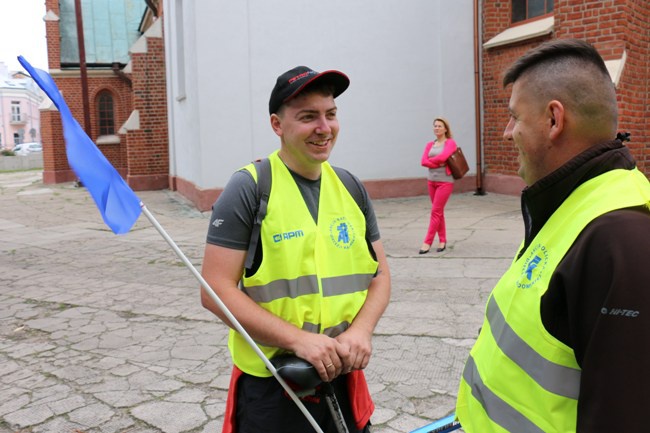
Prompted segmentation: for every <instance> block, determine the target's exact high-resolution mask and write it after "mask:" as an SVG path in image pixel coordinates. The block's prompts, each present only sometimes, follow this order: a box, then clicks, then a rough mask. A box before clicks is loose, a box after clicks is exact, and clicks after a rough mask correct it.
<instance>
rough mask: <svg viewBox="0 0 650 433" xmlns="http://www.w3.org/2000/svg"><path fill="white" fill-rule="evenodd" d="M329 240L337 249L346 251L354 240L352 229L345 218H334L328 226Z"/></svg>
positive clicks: (354, 235)
mask: <svg viewBox="0 0 650 433" xmlns="http://www.w3.org/2000/svg"><path fill="white" fill-rule="evenodd" d="M330 239H331V240H332V242H333V243H334V245H336V246H337V247H338V248H342V249H344V250H347V249H348V248H350V247H351V246H352V245H353V244H354V241H355V240H356V233H355V231H354V227H352V224H350V222H349V221H348V220H347V218H345V217H339V218H335V219H334V220H333V221H332V223H331V224H330Z"/></svg>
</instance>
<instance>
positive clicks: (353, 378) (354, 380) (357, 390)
mask: <svg viewBox="0 0 650 433" xmlns="http://www.w3.org/2000/svg"><path fill="white" fill-rule="evenodd" d="M243 374H244V372H243V371H241V370H240V369H239V368H237V366H236V365H233V367H232V374H231V376H230V386H229V387H228V398H227V399H226V412H225V413H224V416H223V428H222V430H221V433H235V432H236V431H237V426H236V414H237V384H238V381H239V378H240V377H241V376H242V375H243ZM346 384H347V388H348V396H349V398H350V406H351V408H352V415H353V416H354V420H355V422H356V427H357V429H358V430H361V429H363V428H364V427H365V426H366V425H367V424H368V422H369V421H370V416H371V415H372V413H373V412H374V411H375V404H374V403H373V401H372V398H371V397H370V390H369V389H368V383H367V382H366V375H365V374H363V370H354V371H352V372H350V373H348V374H347V375H346Z"/></svg>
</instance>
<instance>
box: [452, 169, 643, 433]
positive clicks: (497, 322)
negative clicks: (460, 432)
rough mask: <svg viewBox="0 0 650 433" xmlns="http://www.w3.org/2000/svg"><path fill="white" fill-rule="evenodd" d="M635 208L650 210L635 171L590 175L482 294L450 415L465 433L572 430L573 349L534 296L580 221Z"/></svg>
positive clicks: (576, 375) (576, 382)
mask: <svg viewBox="0 0 650 433" xmlns="http://www.w3.org/2000/svg"><path fill="white" fill-rule="evenodd" d="M642 205H646V206H649V207H650V183H648V180H647V179H646V177H645V176H644V175H643V174H642V173H641V172H639V171H638V170H637V169H634V170H613V171H610V172H607V173H605V174H603V175H601V176H598V177H596V178H593V179H591V180H589V181H587V182H585V183H584V184H582V185H580V186H579V187H578V188H577V189H576V190H575V191H574V192H573V193H572V194H571V195H570V196H569V197H568V198H567V199H566V200H565V201H564V203H562V205H561V206H560V207H559V208H558V209H557V210H556V211H555V213H554V214H553V215H552V216H551V218H549V220H548V222H547V223H546V224H545V225H544V227H543V228H542V230H541V231H540V232H539V234H538V235H537V236H536V237H535V239H534V240H533V241H532V242H531V244H530V246H529V247H528V248H527V249H526V251H525V252H524V254H522V255H521V257H520V258H519V259H515V260H514V261H513V263H512V265H511V267H510V269H509V270H508V271H507V272H506V273H505V274H504V275H503V277H502V278H501V280H500V281H499V282H498V283H497V285H496V286H495V288H494V289H493V291H492V293H491V295H490V297H489V299H488V302H487V307H486V312H485V320H484V322H483V327H482V328H481V332H480V334H479V337H478V339H477V341H476V343H475V344H474V347H473V348H472V350H471V352H470V355H469V358H468V360H467V363H466V364H465V369H464V371H463V376H462V378H461V382H460V388H459V392H458V400H457V404H456V414H457V416H458V418H459V420H460V423H461V425H462V427H463V429H464V430H465V432H467V433H490V432H516V433H529V432H537V433H542V432H544V433H549V432H562V433H564V432H567V433H568V432H575V431H576V419H577V405H578V396H579V392H580V375H581V370H580V367H579V366H578V364H577V361H576V359H575V354H574V352H573V349H571V347H569V346H567V345H566V344H564V343H562V342H561V341H559V340H558V339H556V338H555V337H553V336H552V335H550V334H549V333H548V332H547V331H546V329H545V328H544V325H543V323H542V318H541V315H540V302H541V298H542V295H543V294H544V293H545V292H546V290H547V288H548V284H549V281H550V279H551V276H552V275H553V273H554V272H555V268H556V267H557V266H558V264H559V263H560V261H561V260H562V258H563V257H564V256H565V254H566V253H567V251H568V250H569V248H570V247H571V245H573V243H574V241H575V239H576V238H577V237H578V235H579V234H580V233H581V232H582V230H583V229H584V228H585V226H587V224H589V223H590V222H591V221H592V220H594V219H595V218H597V217H598V216H600V215H603V214H605V213H607V212H610V211H613V210H616V209H623V208H628V207H634V206H642ZM522 246H523V244H522ZM520 248H521V247H520Z"/></svg>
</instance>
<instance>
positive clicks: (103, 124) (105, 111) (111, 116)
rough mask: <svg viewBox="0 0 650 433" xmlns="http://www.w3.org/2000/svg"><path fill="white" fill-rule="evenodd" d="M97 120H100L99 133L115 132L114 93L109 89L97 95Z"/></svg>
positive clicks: (108, 133) (110, 133)
mask: <svg viewBox="0 0 650 433" xmlns="http://www.w3.org/2000/svg"><path fill="white" fill-rule="evenodd" d="M97 120H98V122H99V128H98V130H99V135H112V134H115V113H114V111H113V95H112V94H111V92H109V91H108V90H102V91H101V92H99V94H98V95H97Z"/></svg>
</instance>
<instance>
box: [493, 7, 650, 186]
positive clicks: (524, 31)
mask: <svg viewBox="0 0 650 433" xmlns="http://www.w3.org/2000/svg"><path fill="white" fill-rule="evenodd" d="M533 3H536V4H540V3H545V4H546V7H547V8H548V9H550V10H549V11H548V13H547V10H539V11H537V12H538V13H540V14H539V15H538V16H533V17H531V16H526V15H525V13H526V12H527V11H528V10H529V9H530V8H532V4H533ZM513 5H514V6H515V7H514V8H513ZM521 5H524V8H523V9H522V8H520V9H519V10H520V11H522V12H523V13H520V14H519V16H517V15H518V14H517V8H516V7H517V6H521ZM526 6H530V7H529V8H528V9H526V8H525V7H526ZM513 17H514V18H513ZM517 19H520V20H521V21H516V20H517ZM513 21H515V22H513ZM482 30H483V31H482V34H483V50H482V92H483V95H482V98H483V122H482V123H483V140H482V146H483V160H484V172H485V186H486V190H487V191H493V192H502V193H513V194H518V193H519V192H520V191H521V189H522V188H523V186H524V183H523V181H521V180H520V179H519V177H518V176H517V169H518V163H517V158H516V156H517V151H516V150H515V149H514V148H513V146H512V144H510V143H507V142H505V141H504V140H503V131H504V129H505V126H506V123H507V120H508V116H509V113H508V101H509V95H510V93H509V92H510V89H507V90H504V89H503V87H502V85H501V83H502V73H503V72H504V70H505V69H506V68H507V67H508V66H509V65H510V64H511V63H512V62H513V61H514V60H515V59H517V58H518V57H519V56H520V55H522V54H523V53H524V52H526V51H527V50H529V49H531V48H533V47H535V46H537V45H539V44H540V43H542V42H544V41H546V40H549V39H552V38H569V37H574V38H580V39H584V40H586V41H588V42H590V43H591V44H593V45H594V46H595V47H596V49H597V50H598V51H599V53H600V54H601V55H602V56H603V58H604V59H605V61H606V64H607V67H608V69H609V72H610V75H611V76H612V80H613V81H614V83H615V85H616V92H617V94H618V104H619V105H618V108H619V130H620V131H627V132H630V133H631V141H630V142H628V143H627V145H628V146H629V148H630V150H631V152H632V154H633V155H634V157H635V158H636V160H637V163H638V166H639V169H640V170H641V171H643V172H644V173H645V174H646V175H648V174H650V120H649V119H648V116H647V112H648V108H649V107H650V81H649V80H650V2H645V1H643V2H641V1H636V0H607V1H600V0H599V1H596V0H587V1H585V0H556V1H555V2H553V1H546V2H539V1H537V2H533V1H532V0H528V1H522V0H513V1H503V0H501V1H500V0H486V1H484V2H483V10H482ZM612 138H614V137H612Z"/></svg>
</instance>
